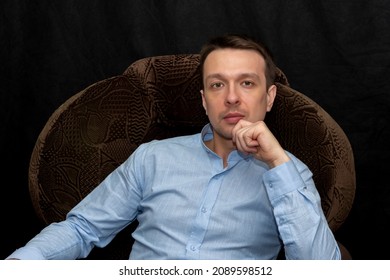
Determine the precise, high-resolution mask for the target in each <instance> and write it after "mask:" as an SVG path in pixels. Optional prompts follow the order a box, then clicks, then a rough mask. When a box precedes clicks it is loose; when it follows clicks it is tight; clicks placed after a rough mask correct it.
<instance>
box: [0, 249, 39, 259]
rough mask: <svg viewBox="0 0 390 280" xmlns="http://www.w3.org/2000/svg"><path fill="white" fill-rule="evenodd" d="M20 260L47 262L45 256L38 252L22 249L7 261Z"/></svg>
mask: <svg viewBox="0 0 390 280" xmlns="http://www.w3.org/2000/svg"><path fill="white" fill-rule="evenodd" d="M12 258H14V259H20V260H45V258H44V256H43V255H42V254H41V253H40V252H39V251H37V250H34V249H27V248H20V249H17V250H16V251H14V252H13V253H12V254H11V255H9V256H8V257H7V259H12Z"/></svg>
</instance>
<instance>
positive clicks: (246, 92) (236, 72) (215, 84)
mask: <svg viewBox="0 0 390 280" xmlns="http://www.w3.org/2000/svg"><path fill="white" fill-rule="evenodd" d="M264 71H265V61H264V59H263V57H262V56H261V55H260V54H259V53H257V52H256V51H253V50H236V49H219V50H215V51H213V52H211V53H210V54H209V55H208V57H207V58H206V60H205V62H204V65H203V84H204V91H202V102H203V107H204V108H205V110H206V113H207V115H208V118H209V120H210V123H211V125H212V126H213V129H214V132H215V133H216V134H217V135H216V136H219V137H222V138H224V139H229V140H230V139H231V138H232V129H233V127H234V126H235V124H236V123H237V122H238V121H239V120H240V119H245V120H247V121H250V122H256V121H261V120H264V117H265V114H266V112H267V111H269V110H270V109H271V107H272V104H273V101H274V98H275V94H276V87H275V86H271V87H270V88H269V89H268V90H267V88H266V78H265V73H264Z"/></svg>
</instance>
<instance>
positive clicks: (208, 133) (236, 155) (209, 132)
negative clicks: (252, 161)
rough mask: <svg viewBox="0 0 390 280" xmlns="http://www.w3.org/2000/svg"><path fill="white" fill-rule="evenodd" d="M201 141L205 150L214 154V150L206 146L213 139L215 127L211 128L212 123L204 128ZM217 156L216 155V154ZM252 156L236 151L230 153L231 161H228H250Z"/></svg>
mask: <svg viewBox="0 0 390 280" xmlns="http://www.w3.org/2000/svg"><path fill="white" fill-rule="evenodd" d="M201 138H202V139H201V140H202V145H203V148H204V149H205V150H206V151H207V152H211V153H214V152H213V151H212V150H210V149H209V148H208V147H207V146H206V144H205V141H208V140H211V139H213V127H212V126H211V124H210V123H208V124H206V125H205V126H204V127H203V128H202V131H201ZM214 154H215V153H214ZM251 157H252V156H251V155H246V154H244V153H241V152H239V151H237V150H234V151H232V152H231V153H230V155H229V159H228V161H239V160H241V159H249V158H251Z"/></svg>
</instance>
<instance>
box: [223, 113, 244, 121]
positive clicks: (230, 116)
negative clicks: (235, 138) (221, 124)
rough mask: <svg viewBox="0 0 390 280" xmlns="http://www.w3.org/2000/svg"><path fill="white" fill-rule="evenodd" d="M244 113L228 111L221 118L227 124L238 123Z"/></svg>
mask: <svg viewBox="0 0 390 280" xmlns="http://www.w3.org/2000/svg"><path fill="white" fill-rule="evenodd" d="M243 118H244V115H243V114H240V113H228V114H226V115H225V116H224V117H223V119H224V120H225V121H226V122H227V123H228V124H236V123H238V121H239V120H241V119H243Z"/></svg>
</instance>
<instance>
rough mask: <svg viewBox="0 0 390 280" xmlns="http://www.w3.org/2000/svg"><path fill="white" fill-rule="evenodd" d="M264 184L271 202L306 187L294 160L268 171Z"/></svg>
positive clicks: (264, 177)
mask: <svg viewBox="0 0 390 280" xmlns="http://www.w3.org/2000/svg"><path fill="white" fill-rule="evenodd" d="M263 183H264V185H265V187H266V189H267V192H268V196H269V199H270V200H271V201H275V200H277V199H278V198H279V197H281V196H283V195H285V194H287V193H289V192H292V191H295V190H297V189H299V188H302V187H304V186H305V183H304V181H303V180H302V177H301V175H300V173H299V171H298V169H297V167H296V166H295V164H294V162H293V160H290V161H288V162H286V163H284V164H281V165H279V166H276V167H274V168H272V169H270V170H268V171H267V172H266V173H265V174H264V176H263Z"/></svg>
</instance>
